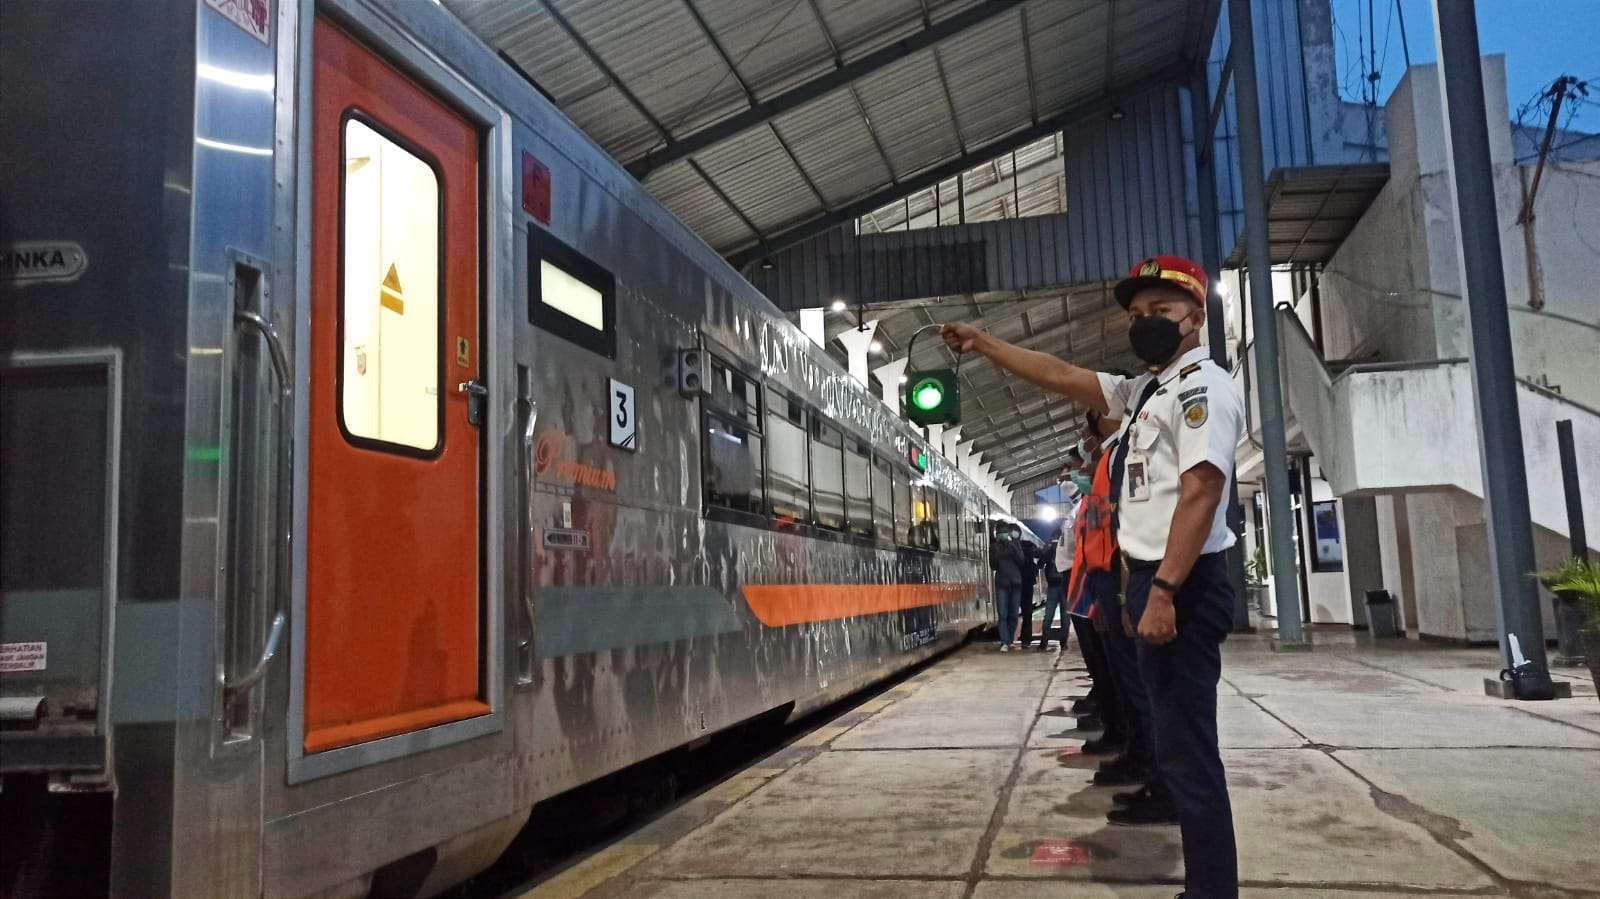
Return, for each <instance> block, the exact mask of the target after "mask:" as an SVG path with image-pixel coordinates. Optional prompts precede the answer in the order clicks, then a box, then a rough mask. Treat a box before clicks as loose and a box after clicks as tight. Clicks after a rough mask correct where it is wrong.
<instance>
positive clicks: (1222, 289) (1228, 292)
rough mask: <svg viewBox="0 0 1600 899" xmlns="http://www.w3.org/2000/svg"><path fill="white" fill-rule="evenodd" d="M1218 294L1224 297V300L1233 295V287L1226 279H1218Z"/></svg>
mask: <svg viewBox="0 0 1600 899" xmlns="http://www.w3.org/2000/svg"><path fill="white" fill-rule="evenodd" d="M1217 296H1219V297H1222V298H1223V299H1224V300H1226V299H1227V298H1228V297H1230V296H1233V288H1231V287H1229V286H1228V282H1226V281H1218V282H1217Z"/></svg>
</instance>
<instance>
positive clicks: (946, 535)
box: [939, 493, 961, 553]
mask: <svg viewBox="0 0 1600 899" xmlns="http://www.w3.org/2000/svg"><path fill="white" fill-rule="evenodd" d="M955 508H956V504H955V502H954V501H952V500H951V499H950V495H949V494H947V493H940V494H939V548H940V549H942V550H943V551H945V552H947V553H954V552H959V551H960V548H961V542H960V540H959V538H957V537H956V531H957V530H959V529H958V528H957V527H956V523H955Z"/></svg>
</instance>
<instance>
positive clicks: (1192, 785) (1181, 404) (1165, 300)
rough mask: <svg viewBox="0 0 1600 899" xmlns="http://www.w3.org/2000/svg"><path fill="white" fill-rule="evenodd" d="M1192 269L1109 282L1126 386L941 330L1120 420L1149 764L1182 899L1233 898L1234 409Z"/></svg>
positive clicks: (1172, 267)
mask: <svg viewBox="0 0 1600 899" xmlns="http://www.w3.org/2000/svg"><path fill="white" fill-rule="evenodd" d="M1206 290H1207V282H1206V275H1205V271H1204V270H1203V269H1201V268H1200V267H1199V266H1198V265H1195V264H1194V263H1193V262H1191V261H1189V260H1187V259H1183V258H1181V257H1176V256H1157V257H1154V258H1152V259H1146V260H1145V261H1143V262H1141V263H1139V264H1138V265H1136V266H1134V267H1133V270H1132V271H1131V272H1130V273H1129V276H1128V277H1127V278H1125V279H1123V280H1122V281H1120V282H1118V284H1117V286H1116V291H1115V293H1116V297H1117V301H1118V302H1119V303H1121V304H1122V306H1123V308H1125V309H1127V310H1128V314H1129V326H1128V339H1129V342H1130V343H1131V344H1132V347H1133V351H1134V353H1135V354H1136V355H1138V357H1139V358H1140V359H1141V360H1143V361H1144V363H1145V364H1146V365H1147V366H1148V369H1149V374H1147V375H1143V376H1141V377H1138V378H1122V377H1118V376H1115V375H1107V374H1096V373H1095V372H1092V371H1089V370H1087V369H1083V368H1079V367H1077V366H1075V365H1071V364H1069V363H1067V362H1065V361H1063V360H1061V359H1057V358H1056V357H1054V356H1050V355H1047V354H1044V353H1039V352H1034V351H1031V350H1025V349H1022V348H1020V347H1016V346H1012V345H1011V344H1008V343H1006V342H1004V341H1002V340H998V339H996V338H995V337H993V336H991V335H989V334H986V333H984V332H982V331H980V330H978V329H976V328H973V327H971V326H969V325H945V326H944V330H943V334H944V338H945V341H946V343H947V344H948V345H949V346H950V347H951V348H953V349H958V350H963V351H966V350H976V351H977V352H979V353H982V354H983V355H985V356H987V357H989V358H990V359H991V360H992V361H994V362H995V363H996V364H998V365H999V366H1000V367H1002V368H1005V369H1007V370H1009V371H1011V372H1013V373H1015V374H1017V375H1019V376H1021V377H1023V378H1025V379H1026V380H1029V381H1031V382H1033V383H1035V384H1038V385H1039V386H1041V387H1044V388H1046V389H1050V390H1054V391H1056V392H1058V393H1063V394H1066V395H1067V396H1069V397H1071V398H1072V399H1074V400H1077V401H1078V402H1079V403H1082V404H1083V405H1085V406H1088V407H1090V408H1093V409H1099V410H1103V411H1105V412H1106V413H1107V414H1109V415H1112V416H1115V417H1118V418H1121V419H1123V421H1124V422H1125V424H1124V428H1123V439H1122V442H1121V443H1120V444H1119V445H1118V447H1117V449H1116V454H1115V456H1114V458H1113V460H1112V465H1111V467H1112V474H1113V477H1114V479H1115V482H1116V483H1115V485H1114V487H1115V489H1114V490H1113V491H1112V492H1113V496H1115V497H1116V499H1117V502H1116V507H1115V514H1116V516H1117V538H1118V541H1119V543H1120V544H1121V548H1122V552H1123V555H1124V557H1125V559H1126V561H1127V566H1128V580H1127V583H1126V584H1125V585H1124V586H1125V589H1124V593H1125V597H1126V601H1127V609H1128V613H1129V616H1130V619H1131V621H1132V623H1133V624H1134V625H1135V627H1136V628H1137V633H1138V635H1139V638H1140V643H1139V645H1138V654H1139V670H1140V673H1141V675H1142V676H1143V680H1144V683H1145V687H1146V689H1147V690H1148V692H1149V696H1150V701H1151V705H1152V712H1153V717H1154V725H1155V726H1154V736H1155V744H1156V760H1157V765H1158V767H1159V769H1160V773H1161V780H1162V783H1163V785H1164V786H1165V787H1166V788H1167V790H1168V792H1170V794H1171V798H1172V801H1173V804H1174V805H1175V806H1176V807H1177V812H1178V820H1179V825H1180V827H1181V829H1182V833H1183V862H1184V878H1185V892H1184V893H1182V894H1180V895H1181V896H1184V897H1186V899H1236V897H1237V896H1238V895H1239V873H1238V854H1237V850H1236V847H1235V844H1234V835H1233V812H1232V809H1231V807H1230V805H1229V801H1228V785H1227V781H1226V779H1225V776H1224V772H1223V768H1222V758H1221V755H1220V753H1219V752H1218V749H1217V680H1218V678H1219V677H1220V676H1221V671H1222V653H1221V644H1222V641H1223V640H1224V639H1225V638H1226V637H1227V635H1228V630H1229V628H1230V627H1231V625H1232V619H1233V595H1232V594H1233V588H1232V586H1231V584H1230V582H1229V580H1228V575H1227V566H1226V564H1225V562H1224V560H1223V554H1224V551H1225V550H1227V549H1228V547H1230V546H1232V545H1233V542H1234V535H1233V532H1231V531H1229V530H1228V528H1227V525H1226V523H1225V521H1224V507H1223V503H1222V497H1224V496H1226V495H1227V492H1228V484H1229V482H1230V481H1232V479H1233V458H1234V451H1235V448H1236V447H1237V445H1238V442H1239V439H1240V436H1241V434H1242V432H1243V412H1242V407H1243V403H1242V402H1241V400H1240V398H1239V394H1238V391H1237V390H1236V389H1235V388H1234V386H1233V382H1232V380H1231V379H1230V378H1229V377H1228V373H1227V372H1225V371H1223V370H1222V369H1221V368H1219V367H1217V365H1216V364H1215V363H1213V362H1212V361H1211V359H1210V357H1209V356H1208V355H1207V353H1206V350H1205V348H1204V347H1202V346H1201V345H1200V333H1201V331H1202V329H1203V328H1204V325H1205V315H1206V305H1205V304H1206Z"/></svg>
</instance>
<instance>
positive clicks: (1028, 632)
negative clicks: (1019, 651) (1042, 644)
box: [1017, 580, 1043, 646]
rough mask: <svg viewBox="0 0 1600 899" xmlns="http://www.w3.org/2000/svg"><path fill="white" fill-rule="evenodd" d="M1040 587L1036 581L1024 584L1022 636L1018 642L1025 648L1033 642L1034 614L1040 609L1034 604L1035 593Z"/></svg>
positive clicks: (1024, 582)
mask: <svg viewBox="0 0 1600 899" xmlns="http://www.w3.org/2000/svg"><path fill="white" fill-rule="evenodd" d="M1038 585H1039V582H1038V581H1036V580H1033V581H1023V582H1022V635H1021V636H1020V637H1018V638H1017V642H1018V643H1019V644H1021V645H1023V646H1027V645H1028V644H1029V643H1031V642H1032V641H1033V613H1034V611H1036V610H1037V609H1038V608H1039V607H1038V606H1036V605H1034V604H1033V592H1034V589H1035V588H1036V587H1037V586H1038ZM1041 639H1043V638H1041Z"/></svg>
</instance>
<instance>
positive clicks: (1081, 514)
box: [1067, 446, 1117, 607]
mask: <svg viewBox="0 0 1600 899" xmlns="http://www.w3.org/2000/svg"><path fill="white" fill-rule="evenodd" d="M1111 456H1112V452H1111V447H1110V446H1107V447H1106V448H1105V451H1104V452H1102V453H1101V454H1100V461H1098V462H1096V463H1095V466H1094V478H1093V480H1091V481H1090V483H1089V495H1088V496H1085V497H1084V498H1083V501H1082V502H1081V503H1079V504H1078V520H1077V521H1076V522H1074V523H1073V526H1072V527H1073V534H1074V536H1075V538H1076V539H1077V548H1076V550H1075V551H1074V558H1073V560H1072V580H1071V582H1070V583H1068V585H1067V597H1068V604H1069V605H1070V606H1074V607H1075V606H1077V604H1078V603H1077V601H1076V597H1077V596H1078V591H1079V590H1080V589H1082V587H1083V578H1084V576H1085V575H1086V574H1088V573H1089V572H1091V571H1110V570H1111V563H1112V560H1113V559H1115V558H1116V555H1117V535H1116V534H1114V533H1113V532H1112V530H1111V511H1112V504H1111V498H1110V497H1111Z"/></svg>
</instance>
